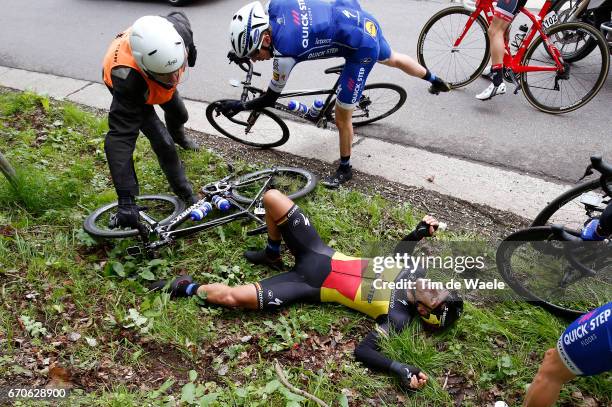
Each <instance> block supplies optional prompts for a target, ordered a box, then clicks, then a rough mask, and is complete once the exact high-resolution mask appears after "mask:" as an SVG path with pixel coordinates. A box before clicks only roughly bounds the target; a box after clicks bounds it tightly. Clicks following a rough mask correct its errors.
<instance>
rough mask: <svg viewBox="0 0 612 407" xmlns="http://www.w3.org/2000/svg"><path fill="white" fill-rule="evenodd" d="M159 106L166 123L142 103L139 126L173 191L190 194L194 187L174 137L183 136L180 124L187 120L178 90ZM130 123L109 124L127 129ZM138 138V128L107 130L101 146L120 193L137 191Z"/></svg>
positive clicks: (133, 194) (178, 193) (152, 109)
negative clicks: (188, 178)
mask: <svg viewBox="0 0 612 407" xmlns="http://www.w3.org/2000/svg"><path fill="white" fill-rule="evenodd" d="M111 93H112V90H111ZM116 99H117V98H114V100H113V103H117V104H118V105H121V102H120V101H117V100H116ZM125 107H126V108H127V107H128V106H125ZM160 107H161V108H162V109H163V111H164V117H165V120H166V124H167V126H168V127H167V128H166V126H164V124H163V123H162V121H161V120H160V119H159V117H158V116H157V113H156V112H155V109H154V107H153V106H152V105H141V106H140V108H141V111H140V112H139V116H140V117H141V118H142V120H141V122H140V126H139V127H140V128H139V130H140V131H142V133H143V134H144V135H145V136H146V137H147V139H149V142H150V143H151V147H152V149H153V152H154V153H155V155H156V156H157V160H158V162H159V166H160V167H161V169H162V171H163V172H164V174H165V175H166V178H167V180H168V183H169V184H170V187H171V188H172V191H173V192H174V193H175V194H176V195H177V196H179V197H181V198H183V199H186V198H189V197H190V196H191V195H192V194H193V188H192V186H191V184H190V183H189V181H188V180H187V177H186V175H185V170H184V168H183V164H182V162H181V160H180V158H179V156H178V153H177V150H176V146H175V144H174V140H175V139H176V138H181V137H184V129H183V125H184V123H185V122H187V119H188V118H189V116H188V113H187V109H186V108H185V104H184V103H183V100H182V99H181V97H180V95H179V93H178V91H177V92H175V93H174V95H173V97H172V99H171V100H170V101H168V102H167V103H164V104H163V105H160ZM116 108H117V109H118V110H121V106H116ZM129 116H130V115H129V114H128V115H125V116H124V115H122V114H118V115H116V117H115V116H114V118H113V119H114V120H117V121H118V122H121V121H123V120H121V119H122V118H124V117H125V119H126V121H129ZM110 120H111V119H110V118H109V121H110ZM109 124H110V123H109ZM129 127H130V124H129V123H117V124H116V125H114V126H111V128H117V129H119V130H121V129H122V128H125V129H126V130H127V129H128V128H129ZM134 130H136V129H134ZM137 139H138V131H125V132H124V131H109V133H108V134H107V136H106V140H105V145H104V149H105V152H106V157H107V160H108V164H109V167H110V172H111V176H112V179H113V183H114V185H115V189H116V191H117V195H119V196H126V195H132V196H135V195H138V194H139V186H138V179H137V177H136V171H135V170H134V162H133V158H132V155H133V153H134V149H135V147H136V140H137Z"/></svg>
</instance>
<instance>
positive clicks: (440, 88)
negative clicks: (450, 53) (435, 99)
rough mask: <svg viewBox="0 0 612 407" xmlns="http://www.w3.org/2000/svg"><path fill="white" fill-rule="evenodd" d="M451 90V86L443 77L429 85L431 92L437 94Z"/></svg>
mask: <svg viewBox="0 0 612 407" xmlns="http://www.w3.org/2000/svg"><path fill="white" fill-rule="evenodd" d="M450 90H451V86H450V85H449V84H448V83H447V82H446V81H445V80H444V79H442V78H437V77H436V79H435V80H434V81H433V82H432V83H431V86H430V87H429V93H431V94H434V95H437V94H438V93H440V92H448V91H450Z"/></svg>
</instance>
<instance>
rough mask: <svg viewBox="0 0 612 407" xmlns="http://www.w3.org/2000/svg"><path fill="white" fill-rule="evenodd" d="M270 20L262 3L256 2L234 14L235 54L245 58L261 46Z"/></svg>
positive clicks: (231, 38)
mask: <svg viewBox="0 0 612 407" xmlns="http://www.w3.org/2000/svg"><path fill="white" fill-rule="evenodd" d="M268 27H270V19H269V17H268V15H267V14H266V12H265V10H264V7H263V6H262V5H261V3H260V2H258V1H254V2H252V3H250V4H247V5H246V6H244V7H242V8H241V9H240V10H238V11H237V12H236V14H234V17H233V18H232V22H231V23H230V43H231V44H232V49H233V51H234V53H235V54H236V55H237V56H239V57H241V58H244V57H246V56H248V55H249V54H250V53H251V52H253V51H255V50H256V49H259V48H260V46H261V40H262V33H263V32H264V31H265V30H267V29H268Z"/></svg>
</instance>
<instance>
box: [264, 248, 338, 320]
mask: <svg viewBox="0 0 612 407" xmlns="http://www.w3.org/2000/svg"><path fill="white" fill-rule="evenodd" d="M310 257H313V258H322V257H324V256H321V255H316V254H311V255H309V256H308V258H310ZM305 262H308V263H310V264H308V265H307V266H308V267H309V268H311V269H313V270H314V267H316V266H315V264H318V262H316V261H315V262H311V261H310V260H309V259H304V262H303V263H304V264H303V266H305V265H306V264H305ZM313 263H314V264H313ZM298 267H299V265H296V268H295V269H294V270H292V271H289V272H286V273H282V274H279V275H276V276H273V277H270V278H266V279H264V280H262V281H260V282H258V283H255V284H254V287H255V291H256V298H257V308H259V309H261V310H277V309H279V308H281V307H285V306H287V305H290V304H294V303H296V302H319V301H320V300H321V294H320V293H321V284H323V281H324V280H325V277H326V276H327V274H329V270H331V260H330V258H329V257H327V267H326V269H327V272H325V270H320V271H322V273H321V274H322V275H323V276H324V277H323V278H322V279H321V281H320V283H319V284H318V285H311V284H309V281H308V279H306V278H305V276H304V275H303V274H302V273H301V272H300V271H298V270H297V269H298Z"/></svg>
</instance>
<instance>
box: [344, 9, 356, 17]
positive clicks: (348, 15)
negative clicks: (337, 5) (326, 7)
mask: <svg viewBox="0 0 612 407" xmlns="http://www.w3.org/2000/svg"><path fill="white" fill-rule="evenodd" d="M342 14H344V15H345V17H346V18H358V17H359V15H357V14H353V13H351V12H350V11H349V10H342Z"/></svg>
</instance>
